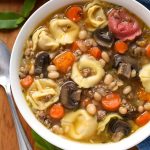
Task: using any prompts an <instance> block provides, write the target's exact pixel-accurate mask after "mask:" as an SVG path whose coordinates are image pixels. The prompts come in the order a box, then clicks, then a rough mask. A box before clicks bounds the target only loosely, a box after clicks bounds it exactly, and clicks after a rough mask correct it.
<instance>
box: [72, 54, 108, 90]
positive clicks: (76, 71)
mask: <svg viewBox="0 0 150 150" xmlns="http://www.w3.org/2000/svg"><path fill="white" fill-rule="evenodd" d="M84 68H90V69H92V71H93V72H94V74H93V75H91V76H89V77H83V76H82V74H81V72H80V70H82V69H84ZM104 75H105V71H104V69H103V68H102V66H101V64H100V62H99V61H97V60H95V59H94V58H93V57H90V56H88V55H83V56H82V57H81V58H80V60H79V61H78V62H76V63H74V65H73V67H72V73H71V78H72V80H73V81H74V82H75V83H77V84H78V85H79V87H80V88H90V87H94V86H95V85H96V84H98V83H99V81H101V79H102V78H103V76H104Z"/></svg>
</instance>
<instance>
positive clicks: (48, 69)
mask: <svg viewBox="0 0 150 150" xmlns="http://www.w3.org/2000/svg"><path fill="white" fill-rule="evenodd" d="M56 70H57V68H56V66H55V65H49V66H48V67H47V71H48V72H50V71H56Z"/></svg>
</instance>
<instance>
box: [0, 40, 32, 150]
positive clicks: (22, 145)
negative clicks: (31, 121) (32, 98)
mask: <svg viewBox="0 0 150 150" xmlns="http://www.w3.org/2000/svg"><path fill="white" fill-rule="evenodd" d="M9 62H10V53H9V51H8V48H7V47H6V45H5V44H4V43H3V42H2V41H0V85H1V86H3V88H4V89H5V91H6V93H7V98H8V102H9V104H10V108H11V112H12V117H13V120H14V124H15V127H16V132H17V138H18V143H19V149H20V150H32V148H31V145H30V143H29V141H28V139H27V137H26V135H25V132H24V130H23V128H22V125H21V122H20V120H19V118H18V114H17V111H16V108H15V104H14V101H13V99H12V96H11V89H10V79H9Z"/></svg>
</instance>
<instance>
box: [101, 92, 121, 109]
mask: <svg viewBox="0 0 150 150" xmlns="http://www.w3.org/2000/svg"><path fill="white" fill-rule="evenodd" d="M120 104H121V98H120V95H119V94H116V93H110V94H108V95H106V96H105V97H103V98H102V106H103V108H104V109H105V110H107V111H117V110H118V108H119V106H120Z"/></svg>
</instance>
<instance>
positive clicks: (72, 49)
mask: <svg viewBox="0 0 150 150" xmlns="http://www.w3.org/2000/svg"><path fill="white" fill-rule="evenodd" d="M77 49H79V41H75V42H73V43H72V45H71V51H72V52H75V51H76V50H77Z"/></svg>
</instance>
